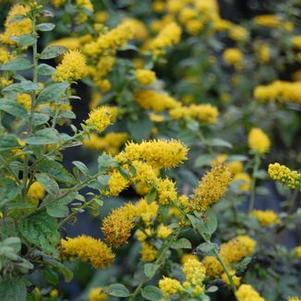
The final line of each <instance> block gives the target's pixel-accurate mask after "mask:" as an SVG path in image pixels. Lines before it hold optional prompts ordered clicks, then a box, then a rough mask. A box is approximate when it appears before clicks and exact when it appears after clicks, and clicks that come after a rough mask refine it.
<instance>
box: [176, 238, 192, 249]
mask: <svg viewBox="0 0 301 301" xmlns="http://www.w3.org/2000/svg"><path fill="white" fill-rule="evenodd" d="M171 248H173V249H191V248H192V245H191V242H190V241H189V240H188V239H187V238H184V237H182V238H180V239H178V240H177V241H175V242H174V243H173V244H172V245H171Z"/></svg>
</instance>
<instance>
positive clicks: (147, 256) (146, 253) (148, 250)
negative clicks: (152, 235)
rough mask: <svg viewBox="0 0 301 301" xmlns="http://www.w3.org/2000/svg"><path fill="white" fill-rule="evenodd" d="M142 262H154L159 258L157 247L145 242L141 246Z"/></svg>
mask: <svg viewBox="0 0 301 301" xmlns="http://www.w3.org/2000/svg"><path fill="white" fill-rule="evenodd" d="M141 246H142V248H141V252H140V253H141V260H142V261H143V262H152V261H154V260H155V259H156V258H157V255H158V251H157V250H156V248H155V247H153V246H152V245H151V244H149V243H147V242H143V243H142V244H141Z"/></svg>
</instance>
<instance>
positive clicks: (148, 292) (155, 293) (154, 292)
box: [142, 285, 162, 301]
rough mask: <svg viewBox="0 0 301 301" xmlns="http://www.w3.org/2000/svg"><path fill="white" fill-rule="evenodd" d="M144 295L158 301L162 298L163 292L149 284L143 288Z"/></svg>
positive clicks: (147, 298)
mask: <svg viewBox="0 0 301 301" xmlns="http://www.w3.org/2000/svg"><path fill="white" fill-rule="evenodd" d="M142 297H143V298H144V299H146V300H150V301H158V300H160V299H161V298H162V293H161V291H160V289H159V288H157V287H156V286H153V285H148V286H146V287H145V288H144V289H143V290H142Z"/></svg>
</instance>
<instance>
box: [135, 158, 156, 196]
mask: <svg viewBox="0 0 301 301" xmlns="http://www.w3.org/2000/svg"><path fill="white" fill-rule="evenodd" d="M132 166H133V167H134V168H135V174H134V175H132V177H131V182H132V183H133V184H134V185H136V184H144V185H146V186H147V187H148V190H149V189H150V188H151V187H152V186H154V184H155V183H156V182H157V180H158V178H157V172H156V170H155V169H154V168H152V166H151V165H149V164H148V163H145V162H142V161H138V160H135V161H133V162H132Z"/></svg>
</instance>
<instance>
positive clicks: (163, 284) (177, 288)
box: [159, 277, 183, 297]
mask: <svg viewBox="0 0 301 301" xmlns="http://www.w3.org/2000/svg"><path fill="white" fill-rule="evenodd" d="M159 288H160V290H161V292H162V294H163V295H164V296H166V297H169V296H172V295H175V294H177V293H180V292H181V291H182V290H183V287H182V285H181V283H180V282H179V281H178V280H176V279H172V278H168V277H164V278H163V279H161V280H160V281H159Z"/></svg>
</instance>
